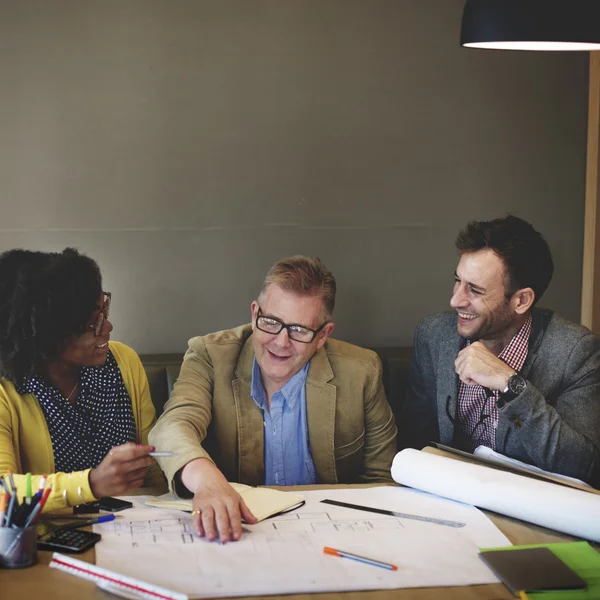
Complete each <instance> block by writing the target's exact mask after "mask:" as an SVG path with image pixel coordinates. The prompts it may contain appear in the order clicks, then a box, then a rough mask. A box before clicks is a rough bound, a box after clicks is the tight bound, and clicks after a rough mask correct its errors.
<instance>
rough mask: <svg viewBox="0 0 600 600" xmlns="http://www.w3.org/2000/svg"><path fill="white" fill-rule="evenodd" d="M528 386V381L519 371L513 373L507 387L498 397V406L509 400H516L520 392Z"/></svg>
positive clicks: (500, 406)
mask: <svg viewBox="0 0 600 600" xmlns="http://www.w3.org/2000/svg"><path fill="white" fill-rule="evenodd" d="M526 387H527V381H526V380H525V379H524V378H523V377H521V375H519V374H518V373H515V374H514V375H511V376H510V377H509V378H508V381H507V382H506V387H505V388H504V390H502V391H501V392H500V397H499V398H498V402H497V405H498V408H502V407H503V406H504V405H505V404H506V403H507V402H510V401H511V400H514V399H515V398H516V397H517V396H518V395H519V394H522V393H523V392H524V391H525V388H526Z"/></svg>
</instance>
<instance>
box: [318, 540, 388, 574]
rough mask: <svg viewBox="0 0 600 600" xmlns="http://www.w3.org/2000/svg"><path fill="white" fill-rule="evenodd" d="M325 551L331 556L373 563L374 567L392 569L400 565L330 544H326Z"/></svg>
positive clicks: (368, 563)
mask: <svg viewBox="0 0 600 600" xmlns="http://www.w3.org/2000/svg"><path fill="white" fill-rule="evenodd" d="M323 552H325V554H330V555H331V556H338V557H339V558H350V559H352V560H356V561H358V562H362V563H365V564H367V565H373V566H374V567H381V568H382V569H389V570H390V571H397V570H398V567H397V566H396V565H391V564H389V563H384V562H381V561H379V560H373V559H372V558H366V557H365V556H358V554H351V553H350V552H344V551H343V550H336V549H335V548H329V547H328V546H325V547H324V548H323Z"/></svg>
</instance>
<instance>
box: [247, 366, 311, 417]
mask: <svg viewBox="0 0 600 600" xmlns="http://www.w3.org/2000/svg"><path fill="white" fill-rule="evenodd" d="M309 367H310V361H308V362H307V363H306V364H305V365H304V366H303V367H302V368H301V369H300V370H299V371H298V372H297V373H296V374H295V375H294V376H293V377H292V378H291V379H290V380H289V381H288V382H287V383H286V384H285V385H284V386H283V387H282V388H281V389H280V390H279V392H277V393H278V394H281V395H282V396H283V397H284V399H285V401H286V402H287V403H288V405H289V406H290V408H295V407H296V403H297V402H298V399H299V398H300V393H301V392H302V388H303V387H304V386H305V385H306V377H307V375H308V368H309ZM250 395H251V396H252V398H253V400H254V402H256V404H257V405H258V407H259V408H263V409H264V408H265V407H266V404H267V393H266V391H265V388H264V386H263V382H262V375H261V372H260V367H259V366H258V362H257V361H256V357H254V360H253V363H252V383H251V384H250Z"/></svg>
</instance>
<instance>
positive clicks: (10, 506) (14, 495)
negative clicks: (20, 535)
mask: <svg viewBox="0 0 600 600" xmlns="http://www.w3.org/2000/svg"><path fill="white" fill-rule="evenodd" d="M15 502H16V503H17V504H18V500H17V493H16V492H13V493H12V494H11V495H10V500H9V501H8V510H7V511H6V520H5V521H4V527H10V522H11V519H12V515H13V511H14V509H15Z"/></svg>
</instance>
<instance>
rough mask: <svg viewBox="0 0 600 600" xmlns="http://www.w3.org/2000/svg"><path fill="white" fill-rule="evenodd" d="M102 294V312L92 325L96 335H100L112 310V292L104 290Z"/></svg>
mask: <svg viewBox="0 0 600 600" xmlns="http://www.w3.org/2000/svg"><path fill="white" fill-rule="evenodd" d="M102 296H103V297H102V308H101V309H100V314H99V315H98V318H97V319H96V322H95V323H94V324H93V325H90V329H93V330H94V333H95V334H96V335H100V332H101V331H102V326H103V325H104V321H106V319H108V313H109V312H110V298H111V296H112V294H111V293H110V292H104V291H103V292H102Z"/></svg>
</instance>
